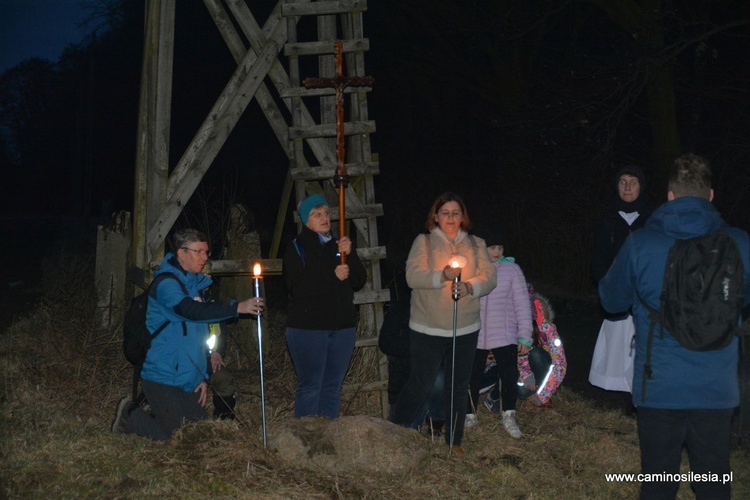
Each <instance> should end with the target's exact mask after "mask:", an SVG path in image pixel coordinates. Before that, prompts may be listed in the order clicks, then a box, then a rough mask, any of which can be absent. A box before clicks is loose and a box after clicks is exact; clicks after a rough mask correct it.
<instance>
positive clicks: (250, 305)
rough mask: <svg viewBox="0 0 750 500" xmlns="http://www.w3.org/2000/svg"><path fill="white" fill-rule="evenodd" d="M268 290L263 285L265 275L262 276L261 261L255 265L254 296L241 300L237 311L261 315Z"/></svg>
mask: <svg viewBox="0 0 750 500" xmlns="http://www.w3.org/2000/svg"><path fill="white" fill-rule="evenodd" d="M265 295H266V291H265V289H264V287H263V276H261V267H260V264H259V263H256V264H255V265H254V266H253V298H251V299H247V300H245V301H244V302H240V303H239V305H238V307H237V311H238V312H239V313H240V314H254V315H256V316H260V315H261V313H262V312H263V307H264V306H265V305H266V300H265V298H264V297H265Z"/></svg>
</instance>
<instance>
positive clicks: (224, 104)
mask: <svg viewBox="0 0 750 500" xmlns="http://www.w3.org/2000/svg"><path fill="white" fill-rule="evenodd" d="M280 24H281V23H280ZM274 33H275V36H274V37H273V38H272V39H270V40H269V41H268V44H267V45H266V47H265V48H264V50H263V51H262V52H261V54H260V57H256V56H255V53H254V52H253V51H248V53H247V55H246V57H245V59H243V60H242V64H240V65H239V66H238V67H237V70H236V71H235V73H234V75H232V78H231V79H230V81H229V83H227V86H226V87H225V88H224V91H223V92H222V93H221V95H220V96H219V98H218V99H217V101H216V103H215V104H214V106H213V108H212V109H211V111H210V112H209V114H208V116H207V117H206V120H205V121H204V122H203V125H201V127H200V129H199V130H198V132H197V133H196V135H195V137H194V138H193V140H192V141H191V143H190V145H189V146H188V148H187V150H186V151H185V153H184V154H183V156H182V158H181V159H180V161H179V163H178V164H177V167H176V168H175V169H174V171H173V172H172V175H171V177H170V182H169V191H168V198H167V203H166V205H165V207H164V210H163V211H162V213H161V214H160V216H159V218H158V220H157V221H156V223H155V224H154V225H153V226H151V228H150V229H149V232H148V248H149V249H150V250H151V252H150V253H149V255H151V254H152V253H153V250H154V249H155V248H156V247H157V246H158V245H159V244H160V243H161V242H162V241H164V238H165V237H166V235H167V233H168V231H169V230H170V229H171V227H172V225H173V224H174V221H175V220H177V217H178V216H179V214H180V211H181V210H182V207H183V206H184V205H185V204H186V203H187V201H188V199H189V198H190V196H191V195H192V194H193V192H194V191H195V188H196V187H197V186H198V184H199V183H200V181H201V179H202V178H203V175H204V174H205V173H206V171H207V170H208V168H209V167H210V165H211V162H212V161H213V159H214V158H215V157H216V155H217V154H218V152H219V150H220V149H221V146H223V144H224V141H225V140H226V138H227V137H228V136H229V133H230V132H231V131H232V129H233V128H234V126H235V125H236V124H237V121H238V120H239V118H240V116H241V115H242V113H243V112H244V110H245V107H246V106H247V105H248V103H249V102H250V100H251V99H252V97H253V95H254V94H255V92H256V91H257V89H258V87H259V86H260V84H261V83H262V82H263V78H265V76H266V73H268V69H269V68H270V66H271V64H272V63H273V62H274V61H275V60H276V56H277V55H278V53H279V46H280V43H281V42H282V41H283V38H284V37H285V36H286V31H285V30H284V29H282V27H281V26H279V27H277V31H276V32H274Z"/></svg>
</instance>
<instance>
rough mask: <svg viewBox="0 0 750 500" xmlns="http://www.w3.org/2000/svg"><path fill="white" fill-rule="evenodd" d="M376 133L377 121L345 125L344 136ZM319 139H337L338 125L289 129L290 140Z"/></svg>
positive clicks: (326, 124)
mask: <svg viewBox="0 0 750 500" xmlns="http://www.w3.org/2000/svg"><path fill="white" fill-rule="evenodd" d="M372 133H375V121H374V120H368V121H363V122H349V123H344V134H346V135H355V134H372ZM318 137H336V124H335V123H323V124H321V125H310V126H307V127H289V138H290V139H313V138H318Z"/></svg>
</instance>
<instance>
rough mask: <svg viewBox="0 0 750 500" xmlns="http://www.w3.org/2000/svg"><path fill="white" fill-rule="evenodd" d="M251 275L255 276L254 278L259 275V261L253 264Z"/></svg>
mask: <svg viewBox="0 0 750 500" xmlns="http://www.w3.org/2000/svg"><path fill="white" fill-rule="evenodd" d="M253 276H255V277H256V278H257V277H258V276H260V262H256V263H255V265H254V266H253Z"/></svg>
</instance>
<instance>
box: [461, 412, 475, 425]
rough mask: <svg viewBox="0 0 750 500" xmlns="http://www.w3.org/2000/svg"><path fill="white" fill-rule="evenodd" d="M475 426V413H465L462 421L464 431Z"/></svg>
mask: <svg viewBox="0 0 750 500" xmlns="http://www.w3.org/2000/svg"><path fill="white" fill-rule="evenodd" d="M476 425H477V416H476V414H475V413H467V414H466V420H464V429H471V428H472V427H476Z"/></svg>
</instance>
